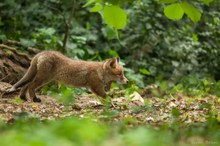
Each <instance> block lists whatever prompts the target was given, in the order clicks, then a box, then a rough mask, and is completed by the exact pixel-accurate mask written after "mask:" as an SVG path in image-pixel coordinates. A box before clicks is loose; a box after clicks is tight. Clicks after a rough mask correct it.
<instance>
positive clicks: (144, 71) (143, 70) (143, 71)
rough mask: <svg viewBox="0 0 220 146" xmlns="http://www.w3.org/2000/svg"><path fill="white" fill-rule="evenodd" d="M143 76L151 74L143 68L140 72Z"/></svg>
mask: <svg viewBox="0 0 220 146" xmlns="http://www.w3.org/2000/svg"><path fill="white" fill-rule="evenodd" d="M139 71H140V72H141V73H142V74H145V75H150V74H151V73H150V72H149V71H148V70H146V69H145V68H142V69H140V70H139Z"/></svg>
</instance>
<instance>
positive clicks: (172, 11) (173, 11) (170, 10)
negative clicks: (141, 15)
mask: <svg viewBox="0 0 220 146" xmlns="http://www.w3.org/2000/svg"><path fill="white" fill-rule="evenodd" d="M164 14H165V15H166V16H167V17H168V18H169V19H173V20H180V19H182V17H183V14H184V11H183V9H182V7H181V5H180V4H179V3H175V4H171V5H169V6H166V7H165V8H164Z"/></svg>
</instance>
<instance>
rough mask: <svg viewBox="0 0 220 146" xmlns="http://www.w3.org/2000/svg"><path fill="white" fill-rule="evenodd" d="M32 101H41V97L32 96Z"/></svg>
mask: <svg viewBox="0 0 220 146" xmlns="http://www.w3.org/2000/svg"><path fill="white" fill-rule="evenodd" d="M33 102H41V99H40V98H37V97H34V98H33Z"/></svg>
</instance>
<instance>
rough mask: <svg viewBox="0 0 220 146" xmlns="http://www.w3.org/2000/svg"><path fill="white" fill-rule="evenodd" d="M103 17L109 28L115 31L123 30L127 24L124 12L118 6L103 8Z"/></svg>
mask: <svg viewBox="0 0 220 146" xmlns="http://www.w3.org/2000/svg"><path fill="white" fill-rule="evenodd" d="M103 17H104V20H105V22H106V23H107V24H108V25H109V26H111V27H114V28H116V29H122V28H124V27H125V25H126V22H127V15H126V12H125V11H124V10H122V9H121V8H120V7H118V6H113V5H111V6H104V13H103Z"/></svg>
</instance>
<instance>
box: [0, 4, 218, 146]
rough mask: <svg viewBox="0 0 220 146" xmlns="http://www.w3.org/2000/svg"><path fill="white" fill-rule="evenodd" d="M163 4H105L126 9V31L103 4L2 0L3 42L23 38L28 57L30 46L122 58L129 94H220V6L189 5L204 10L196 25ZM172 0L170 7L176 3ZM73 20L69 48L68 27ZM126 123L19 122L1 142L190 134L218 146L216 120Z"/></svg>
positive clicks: (145, 141)
mask: <svg viewBox="0 0 220 146" xmlns="http://www.w3.org/2000/svg"><path fill="white" fill-rule="evenodd" d="M159 1H160V2H159ZM159 1H154V0H136V1H130V0H123V1H121V3H120V4H119V3H117V2H118V1H117V0H106V1H104V2H107V3H108V4H110V5H111V4H113V6H118V7H117V8H115V7H114V9H117V11H120V12H121V13H123V12H124V11H126V22H125V23H126V26H124V24H117V25H116V26H113V25H112V24H111V21H110V20H109V18H106V17H108V16H103V14H102V9H100V8H101V7H104V5H103V6H102V5H101V4H102V3H101V4H100V5H99V4H97V3H99V1H94V2H97V3H96V5H95V6H94V5H93V6H91V5H88V6H85V4H86V3H88V2H89V1H75V2H74V1H70V0H62V1H61V0H47V1H43V0H32V1H27V0H19V1H16V0H3V1H1V2H0V41H1V42H4V41H6V40H7V39H12V40H17V41H19V42H21V44H22V46H23V47H21V48H20V49H21V51H24V52H25V49H26V48H27V47H30V46H32V47H35V48H39V49H41V50H58V51H61V52H63V53H65V54H66V55H67V56H69V57H72V58H78V59H83V60H104V59H107V58H109V57H112V56H120V58H121V63H122V64H124V66H125V75H126V76H127V77H128V78H129V80H130V82H129V84H128V85H123V87H126V89H127V90H126V92H127V93H130V92H132V91H137V90H139V89H137V88H141V89H142V88H143V87H145V86H148V85H150V84H157V85H159V86H160V87H162V88H163V90H169V93H173V92H175V93H176V92H182V93H184V94H186V95H190V96H207V95H208V94H214V95H217V96H218V97H219V96H220V81H219V79H220V57H219V56H220V49H219V48H220V12H219V10H220V1H219V0H213V1H212V0H211V1H210V2H211V3H209V1H207V0H203V2H201V1H190V4H192V6H195V7H196V9H197V10H196V11H198V12H199V13H201V17H199V19H200V20H198V22H197V18H196V22H197V23H194V22H195V21H193V20H192V18H191V17H190V16H189V15H188V14H187V12H185V14H186V15H182V16H181V17H179V16H177V17H178V18H181V20H179V21H173V20H170V19H172V18H173V17H172V16H171V18H170V19H168V18H169V17H170V13H169V12H168V14H166V12H164V11H165V9H167V6H168V5H169V4H167V2H166V0H159ZM168 1H169V0H168ZM169 2H171V5H172V4H173V3H172V2H176V1H175V0H174V1H172V0H171V1H169ZM178 2H179V1H178ZM93 4H94V3H93ZM174 4H175V3H174ZM73 6H74V11H73ZM119 6H120V7H119ZM118 9H120V10H118ZM168 9H169V7H168ZM122 11H123V12H122ZM168 11H170V10H168ZM93 12H98V13H93ZM164 13H165V14H164ZM122 15H123V14H122ZM166 16H167V17H168V18H167V17H166ZM70 17H71V22H70V23H69V25H68V27H69V31H68V40H67V44H66V47H65V48H64V47H63V45H64V41H63V40H64V36H65V34H66V28H67V27H66V22H67V20H69V18H70ZM187 17H189V18H190V19H188V18H187ZM106 19H107V20H106ZM109 21H110V22H109ZM106 23H107V24H108V25H106ZM114 27H116V28H114ZM123 27H124V28H123ZM121 28H123V29H121ZM117 29H118V30H117ZM114 86H116V85H114ZM43 90H44V91H45V92H51V91H53V93H55V94H56V91H55V89H54V87H53V86H52V87H51V90H50V91H48V88H47V87H45V88H44V89H43ZM60 90H61V91H62V92H61V94H59V96H64V97H69V96H72V95H75V94H78V93H81V92H82V91H79V90H74V91H72V90H71V89H69V88H67V87H61V88H60ZM57 95H58V94H57ZM58 98H59V97H58ZM68 100H69V98H68V99H67V101H68ZM123 124H124V123H123V122H122V123H115V125H111V124H110V125H109V124H105V123H95V122H91V121H89V120H84V119H80V120H79V119H77V118H70V119H64V120H58V121H52V122H49V121H42V122H40V123H39V122H37V121H35V119H29V118H28V119H27V120H24V119H20V120H18V122H17V123H16V124H14V125H5V124H0V136H1V139H3V140H1V141H0V145H10V143H11V142H12V141H13V143H11V145H64V146H65V145H73V143H74V145H173V144H174V145H176V144H180V145H181V143H185V139H188V137H192V138H194V139H197V140H198V143H196V142H195V143H192V142H188V143H189V144H196V145H216V143H219V141H218V140H219V139H217V137H219V136H220V135H219V130H218V129H219V121H218V120H216V118H210V119H209V120H208V121H207V123H203V124H195V125H194V124H192V125H187V124H186V125H181V124H180V123H174V125H164V126H161V127H160V128H158V129H157V130H155V129H154V128H152V127H150V126H149V127H148V126H146V125H143V126H141V127H138V128H137V127H133V128H131V129H127V128H125V129H123ZM112 127H114V128H112ZM182 127H184V128H182ZM155 138H156V140H155ZM91 143H92V144H91Z"/></svg>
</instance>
